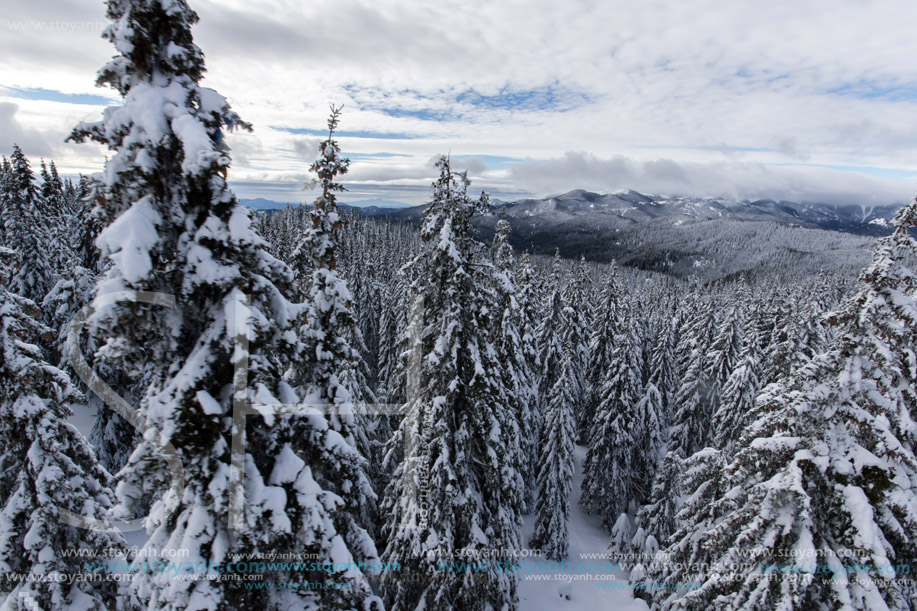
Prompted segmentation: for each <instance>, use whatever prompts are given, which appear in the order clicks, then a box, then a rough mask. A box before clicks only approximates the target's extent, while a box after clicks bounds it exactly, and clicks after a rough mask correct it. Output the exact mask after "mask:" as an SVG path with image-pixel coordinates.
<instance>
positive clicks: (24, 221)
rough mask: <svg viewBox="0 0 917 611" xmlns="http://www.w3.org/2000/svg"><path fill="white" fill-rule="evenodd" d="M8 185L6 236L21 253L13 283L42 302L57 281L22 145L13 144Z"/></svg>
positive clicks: (21, 292) (8, 242)
mask: <svg viewBox="0 0 917 611" xmlns="http://www.w3.org/2000/svg"><path fill="white" fill-rule="evenodd" d="M7 185H8V188H9V191H8V192H7V197H6V201H5V202H4V204H5V205H4V211H3V212H4V238H5V240H6V242H5V243H6V246H7V247H8V248H10V249H12V250H14V251H16V252H17V253H19V256H20V257H21V261H20V263H19V264H18V267H17V269H15V270H14V272H13V277H12V279H11V284H10V285H9V286H10V287H11V290H13V291H15V292H16V293H19V294H20V295H22V296H23V297H26V298H27V299H31V300H33V301H36V302H38V303H41V301H42V300H43V299H44V297H45V295H46V294H47V293H48V291H49V290H50V289H51V286H52V285H53V283H54V274H53V269H52V266H51V265H50V263H49V261H48V260H47V258H46V257H45V256H43V253H44V252H46V250H47V245H48V243H49V236H48V235H47V231H46V227H47V225H46V219H45V218H43V217H42V214H43V207H42V206H41V193H40V191H39V189H38V186H37V185H36V181H35V175H34V173H33V172H32V168H31V167H30V165H29V160H28V159H27V158H26V156H25V155H24V154H23V152H22V149H20V148H19V146H18V145H13V154H12V155H11V156H10V163H9V169H8V170H7Z"/></svg>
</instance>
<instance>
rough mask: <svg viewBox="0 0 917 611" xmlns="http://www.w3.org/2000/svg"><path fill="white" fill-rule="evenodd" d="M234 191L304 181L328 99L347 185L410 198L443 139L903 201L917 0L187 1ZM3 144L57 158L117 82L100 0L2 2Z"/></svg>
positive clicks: (624, 168)
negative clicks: (225, 111)
mask: <svg viewBox="0 0 917 611" xmlns="http://www.w3.org/2000/svg"><path fill="white" fill-rule="evenodd" d="M190 3H191V6H192V8H194V9H195V10H196V11H197V12H198V14H199V16H200V23H199V24H198V25H197V26H196V27H195V29H194V35H195V40H196V42H197V43H198V45H199V46H200V47H201V48H202V49H203V51H204V53H205V55H206V60H207V67H208V73H207V76H206V78H205V84H206V85H207V86H209V87H212V88H214V89H216V90H217V91H219V92H220V93H222V94H223V95H225V96H226V97H228V98H229V100H230V102H231V103H232V105H233V107H234V108H235V110H236V111H238V112H239V113H240V114H241V115H242V117H243V118H244V119H246V120H247V121H249V122H251V123H253V124H254V128H255V129H254V132H253V133H251V134H233V135H231V136H230V137H229V139H230V143H231V145H232V147H233V160H234V163H233V169H232V174H231V176H230V178H231V179H232V184H233V186H234V188H235V190H236V192H237V193H238V194H239V195H240V196H241V197H265V198H268V199H273V200H277V201H292V202H296V201H302V200H304V199H306V198H308V197H309V195H308V194H306V193H303V192H302V184H303V182H304V181H305V180H306V178H307V175H306V168H307V167H308V164H309V162H310V161H311V160H312V159H313V158H314V156H315V151H316V146H317V143H318V142H319V140H320V138H321V134H322V132H323V128H324V125H325V120H326V117H327V111H328V105H329V104H330V103H334V104H343V105H344V116H343V120H342V123H341V128H340V129H341V131H340V142H341V145H342V148H343V149H344V152H345V153H346V154H347V156H349V157H350V159H351V160H352V162H353V163H352V166H351V173H350V174H348V176H347V178H348V180H347V181H346V184H347V186H348V187H349V189H350V192H349V193H348V194H346V197H344V198H343V199H344V200H345V201H355V200H363V199H369V198H384V199H389V200H398V201H402V202H406V203H420V202H421V201H423V200H424V199H425V197H426V196H427V194H428V192H429V184H430V181H431V180H432V178H433V176H434V170H433V167H432V160H433V159H434V158H435V157H436V156H437V155H440V154H443V153H448V154H450V155H451V156H452V159H453V160H454V165H456V166H458V167H460V168H466V169H467V170H468V171H469V175H470V177H471V178H472V181H473V185H472V188H473V189H477V188H484V189H487V190H489V191H491V192H492V193H493V194H494V196H495V197H498V198H501V199H515V198H518V197H522V196H528V195H535V196H545V195H548V194H551V193H559V192H563V191H566V190H569V189H572V188H586V189H591V190H597V191H611V190H617V189H625V188H633V189H637V190H640V191H644V192H654V193H665V194H686V195H704V196H727V197H739V198H746V197H747V198H775V199H779V198H783V199H793V200H808V201H823V202H832V203H853V202H858V203H867V204H869V203H893V202H902V201H905V200H907V199H908V198H910V197H911V196H912V195H913V194H914V192H917V61H915V58H917V35H915V33H914V28H913V25H914V24H915V23H917V2H915V1H914V0H770V1H768V2H762V1H761V0H729V1H728V2H727V1H724V0H596V1H586V0H566V1H565V2H557V1H555V0H521V1H520V0H486V1H484V0H462V1H461V2H453V1H452V0H439V1H437V2H429V1H413V0H392V1H390V0H335V1H334V2H327V1H325V2H318V1H313V0H245V1H243V0H220V1H219V2H215V1H210V0H190ZM3 4H4V9H5V10H4V11H3V16H2V17H0V154H8V152H9V150H10V148H11V146H12V143H13V142H18V143H19V144H20V145H21V146H22V147H23V149H24V150H25V152H26V154H28V155H29V156H30V157H45V158H53V159H55V160H56V161H57V163H58V165H59V166H60V167H61V168H62V170H63V171H64V172H67V173H77V172H96V171H99V170H100V169H101V167H102V164H103V163H104V156H105V151H104V150H103V149H102V148H99V147H95V146H94V145H88V144H84V145H73V144H65V143H64V138H65V137H66V135H67V134H68V133H69V131H70V129H71V128H72V126H73V125H74V124H76V123H77V122H79V121H81V120H91V119H95V118H97V117H99V115H100V113H101V109H102V108H103V107H104V106H105V105H107V104H111V103H117V96H116V95H115V94H114V93H113V92H111V91H109V90H105V89H97V88H95V87H94V82H95V72H96V70H98V68H99V67H100V66H101V65H102V64H103V63H104V62H105V61H106V60H107V59H108V58H109V57H110V56H111V55H112V54H113V47H111V46H110V44H108V43H107V42H106V41H104V40H102V39H101V38H100V34H101V31H102V29H103V28H104V27H105V25H106V21H105V16H104V5H103V3H102V2H101V1H100V0H41V1H35V0H4V3H3Z"/></svg>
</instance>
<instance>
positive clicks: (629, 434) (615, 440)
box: [580, 310, 644, 528]
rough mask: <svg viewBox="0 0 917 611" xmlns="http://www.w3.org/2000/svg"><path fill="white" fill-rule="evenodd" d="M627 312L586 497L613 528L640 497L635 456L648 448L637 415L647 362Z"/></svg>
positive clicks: (587, 467)
mask: <svg viewBox="0 0 917 611" xmlns="http://www.w3.org/2000/svg"><path fill="white" fill-rule="evenodd" d="M621 315H622V317H623V320H622V322H621V325H620V332H619V334H618V337H617V338H616V339H615V348H614V358H613V361H612V368H611V369H610V370H609V371H608V373H607V374H606V378H605V380H604V382H603V384H602V390H601V402H600V403H599V405H598V407H597V408H596V413H595V422H594V424H593V426H592V428H591V430H590V434H589V444H588V447H587V452H586V462H585V463H584V465H583V491H582V497H581V500H580V502H581V504H582V505H583V508H584V509H586V510H587V511H590V512H593V513H598V514H599V515H601V516H602V521H603V523H604V524H605V526H606V527H607V528H612V526H614V524H615V522H617V520H618V517H619V515H620V514H622V513H624V512H626V511H628V510H629V505H630V503H631V502H632V501H636V500H637V499H636V494H635V492H636V491H635V483H637V478H638V477H639V476H638V475H637V473H636V472H635V470H634V466H635V457H636V454H637V453H638V452H643V451H644V448H643V447H640V446H638V445H637V444H638V436H639V435H642V434H643V433H644V431H641V430H638V428H637V426H638V421H639V420H640V418H639V417H638V415H637V413H636V407H637V405H638V403H639V401H640V397H641V396H642V392H641V391H642V389H641V387H640V368H641V363H640V362H639V359H638V350H637V348H636V345H635V344H636V342H635V341H634V331H633V328H632V323H631V321H630V320H629V319H628V316H627V313H626V311H625V310H622V312H621Z"/></svg>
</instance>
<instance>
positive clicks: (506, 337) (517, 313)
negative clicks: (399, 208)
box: [491, 219, 538, 511]
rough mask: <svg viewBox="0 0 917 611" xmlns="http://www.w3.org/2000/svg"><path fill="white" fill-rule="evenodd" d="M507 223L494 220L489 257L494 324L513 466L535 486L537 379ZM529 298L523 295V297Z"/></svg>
mask: <svg viewBox="0 0 917 611" xmlns="http://www.w3.org/2000/svg"><path fill="white" fill-rule="evenodd" d="M509 232H510V225H509V223H508V222H507V221H506V220H505V219H501V220H500V221H498V222H497V226H496V231H495V233H494V240H493V244H492V246H491V257H492V259H493V264H494V287H495V294H496V302H495V304H494V311H495V316H494V324H496V325H498V328H497V329H496V330H495V332H496V336H497V345H496V349H497V351H498V353H499V354H500V357H501V362H502V365H503V372H504V374H503V375H504V386H505V388H506V392H507V398H508V399H509V401H510V402H511V403H512V405H513V409H514V411H515V414H516V415H515V420H516V422H517V423H518V426H519V435H520V446H521V447H520V454H519V456H518V458H519V464H518V465H517V466H516V468H517V469H518V470H519V474H520V476H521V477H522V482H523V485H524V486H525V487H526V488H528V487H529V486H534V485H535V479H536V473H535V464H536V463H535V462H533V461H532V460H531V459H530V457H531V456H533V455H534V453H535V450H536V447H537V439H536V438H535V435H537V434H538V426H537V425H538V404H537V400H538V399H537V382H536V380H535V374H534V372H533V371H532V369H531V368H530V363H531V359H532V356H533V355H532V351H533V349H534V347H533V346H532V345H531V341H532V338H531V335H530V328H531V326H530V321H529V319H528V313H527V312H526V311H525V310H524V309H523V305H522V303H521V302H520V300H519V299H518V297H519V294H520V290H519V288H517V286H516V274H515V267H516V259H515V255H514V254H513V248H512V246H510V244H509ZM527 298H528V297H527V296H526V297H525V299H527ZM532 498H533V494H532V493H531V492H530V491H529V490H526V491H525V494H524V499H527V500H526V501H525V503H524V507H523V511H527V510H529V509H530V500H531V499H532Z"/></svg>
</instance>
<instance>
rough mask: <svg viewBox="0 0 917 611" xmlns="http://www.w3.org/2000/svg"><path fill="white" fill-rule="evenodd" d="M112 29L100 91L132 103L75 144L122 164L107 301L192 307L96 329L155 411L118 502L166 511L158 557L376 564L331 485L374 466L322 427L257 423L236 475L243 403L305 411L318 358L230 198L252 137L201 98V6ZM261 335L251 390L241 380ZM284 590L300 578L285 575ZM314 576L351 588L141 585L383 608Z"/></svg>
mask: <svg viewBox="0 0 917 611" xmlns="http://www.w3.org/2000/svg"><path fill="white" fill-rule="evenodd" d="M108 17H109V18H110V19H111V20H112V24H111V25H110V26H109V27H108V28H107V29H106V31H105V33H104V36H105V37H106V38H107V39H109V40H110V41H111V42H112V43H113V44H114V45H115V47H116V49H117V50H118V53H119V54H118V55H117V56H116V57H115V58H114V59H113V60H112V61H111V62H109V63H108V64H107V65H106V66H105V67H103V68H102V70H101V71H100V73H99V83H100V84H103V85H110V86H111V87H113V88H114V89H115V90H116V91H118V92H119V93H120V94H121V95H122V96H123V103H122V104H121V105H118V106H110V107H108V108H107V109H106V110H105V114H104V118H103V120H102V121H101V122H98V123H91V124H82V125H80V126H78V127H77V129H76V130H75V131H74V135H73V138H74V139H76V140H84V139H87V138H90V139H93V140H96V141H98V142H100V143H103V144H106V145H107V146H108V147H109V148H110V149H111V151H112V156H111V157H110V158H109V160H108V162H107V164H106V169H105V176H104V189H103V192H102V193H101V194H100V195H101V197H100V198H99V205H98V209H97V214H98V216H99V218H100V219H101V220H102V222H103V223H104V224H105V225H106V226H105V228H104V230H103V231H102V232H101V234H100V235H99V237H98V239H97V244H98V245H99V246H100V247H101V249H102V252H103V255H104V256H105V257H106V259H107V260H108V262H109V265H110V267H109V269H108V270H107V272H106V273H105V275H104V276H103V278H102V279H101V281H100V284H99V287H98V294H99V297H100V298H101V297H104V295H106V294H107V293H110V292H115V291H149V292H156V293H163V294H166V295H171V296H174V298H175V302H176V303H175V307H174V308H167V307H163V306H161V305H154V304H147V303H123V302H117V303H114V304H109V305H102V304H99V307H98V309H97V311H96V312H95V314H94V315H93V316H92V318H91V319H90V324H91V327H92V331H93V332H94V333H95V334H96V335H101V336H102V337H104V338H105V343H104V345H102V346H100V348H99V349H98V350H97V351H96V358H97V359H100V360H102V361H103V362H106V363H109V364H111V365H112V366H114V367H118V368H120V369H121V370H122V371H124V372H125V374H126V375H128V376H130V377H131V379H132V380H138V381H142V383H143V386H144V388H145V391H144V393H143V396H142V398H141V402H140V413H141V415H142V416H143V417H144V418H145V420H146V421H147V422H148V423H149V426H148V428H146V430H145V432H144V436H143V440H142V442H141V443H140V445H139V446H138V447H137V449H136V450H135V451H134V452H133V454H132V455H131V458H130V460H129V462H128V464H127V466H126V467H125V469H124V471H123V472H122V476H123V478H122V481H121V482H120V483H119V485H118V488H117V493H118V496H119V500H120V501H121V503H122V506H123V507H124V510H125V511H127V512H130V513H131V514H132V515H133V514H134V511H136V510H137V508H138V507H141V508H142V507H143V505H144V504H145V503H148V502H149V499H150V498H153V499H155V502H154V503H153V506H152V509H151V513H150V515H149V517H148V518H147V520H146V524H147V529H148V531H149V533H150V539H149V541H148V542H147V543H146V549H147V550H148V551H149V552H150V553H151V554H155V555H156V556H157V557H169V556H170V554H171V553H174V552H173V550H181V553H182V554H183V555H182V556H181V557H182V558H185V559H187V560H190V561H191V562H203V563H208V562H209V563H213V564H222V563H225V562H227V561H228V560H229V559H230V558H231V556H232V554H235V553H257V552H264V551H268V550H269V551H271V552H274V553H290V554H303V553H306V554H310V555H311V556H310V557H313V558H317V559H319V560H321V561H330V562H337V563H341V562H349V561H352V560H353V559H354V558H355V557H356V558H359V557H364V556H365V555H366V552H367V550H366V549H353V548H351V547H349V542H350V541H351V540H352V538H351V537H349V534H350V533H352V532H355V531H356V529H357V528H358V527H357V526H355V525H354V524H353V518H352V516H350V514H349V513H348V512H347V511H345V507H346V506H347V504H348V503H347V500H346V495H348V494H350V493H351V492H352V491H351V490H348V489H347V487H346V485H345V483H344V482H336V484H337V485H335V486H334V487H333V489H329V488H328V487H326V486H328V481H327V479H323V480H322V481H321V483H320V482H319V478H320V477H321V474H329V473H334V472H336V473H342V472H347V471H356V470H358V469H359V465H360V457H359V456H358V455H357V453H356V452H355V451H354V450H353V447H352V446H351V445H350V444H349V443H348V442H347V441H346V440H345V439H344V438H343V437H342V436H341V435H340V434H339V433H338V432H337V431H335V430H333V429H332V428H331V427H330V426H329V425H328V423H327V420H326V419H325V418H324V416H322V415H321V414H320V413H318V412H309V413H306V414H300V413H296V414H285V415H284V414H277V413H273V412H272V410H271V409H270V407H268V408H267V410H268V411H266V412H259V413H258V414H256V415H249V416H248V417H247V418H246V422H245V424H244V425H243V426H244V428H245V433H246V440H247V445H246V447H245V448H244V449H243V452H244V454H242V456H240V458H241V460H240V461H239V462H240V463H241V464H235V465H234V464H233V463H232V462H231V450H232V436H233V433H234V424H233V418H232V415H233V405H234V401H250V402H252V403H255V404H260V405H267V406H270V405H272V404H278V403H293V402H296V396H295V393H294V392H293V389H292V388H291V387H290V386H289V385H288V384H287V383H286V382H284V380H283V373H284V372H285V371H286V370H287V369H288V367H289V365H290V363H291V362H292V361H294V360H296V359H301V358H308V357H307V356H306V355H305V354H304V353H303V351H302V350H301V349H300V348H301V346H300V344H299V342H298V341H297V339H296V337H295V335H294V333H293V332H292V331H293V329H294V327H295V321H296V320H297V319H298V318H299V314H300V311H301V308H298V307H295V306H294V305H293V304H291V303H290V301H289V298H290V297H291V296H292V295H293V294H294V288H293V278H292V274H291V272H290V270H289V268H288V267H286V266H285V265H284V264H283V263H281V262H280V261H278V260H277V259H275V258H273V257H272V256H270V255H269V254H268V253H267V251H266V249H265V247H264V244H263V242H262V240H261V239H260V238H259V237H258V236H257V235H256V234H255V233H254V231H253V230H252V228H251V220H250V215H249V212H248V211H246V210H245V209H244V208H242V207H241V206H240V205H239V204H238V202H237V200H236V199H235V197H234V196H233V194H232V193H231V192H230V190H229V188H228V186H227V184H226V179H225V177H226V173H227V170H228V167H229V163H230V159H229V155H228V150H227V148H226V144H225V139H224V130H225V129H233V128H246V127H248V126H247V124H245V123H244V122H242V121H241V119H240V118H239V117H238V116H237V115H236V114H235V113H234V112H232V111H231V110H230V109H229V106H228V104H227V102H226V100H225V98H223V97H222V96H221V95H219V94H218V93H217V92H215V91H213V90H211V89H206V88H204V87H202V86H201V85H200V80H201V77H202V75H203V71H204V61H203V55H202V53H201V51H200V49H199V48H198V47H197V46H196V45H195V44H194V42H193V40H192V36H191V26H192V25H193V24H194V23H195V22H196V21H197V15H196V14H195V13H194V12H193V11H192V10H191V9H190V8H189V7H188V5H187V4H186V3H185V2H184V0H170V1H168V2H167V1H165V0H110V1H109V2H108ZM246 323H247V324H249V325H250V337H251V341H250V343H249V346H248V348H249V349H248V351H247V359H245V360H247V365H248V376H247V380H242V379H239V380H238V384H236V383H235V382H236V380H235V377H236V373H237V372H236V368H235V367H236V366H238V365H240V364H241V362H240V360H239V353H237V352H236V351H237V350H238V347H239V345H240V344H239V342H240V341H241V339H240V338H244V336H245V329H244V325H245V324H246ZM235 432H236V434H238V433H239V431H238V430H236V431H235ZM170 447H171V448H173V449H174V450H173V451H174V458H175V459H177V460H179V461H180V462H181V469H182V471H181V473H182V478H181V480H179V481H177V482H176V481H173V482H172V485H171V486H170V485H169V472H167V471H165V470H164V464H163V462H164V461H163V460H162V455H161V451H162V450H163V449H164V448H170ZM173 462H174V459H173ZM240 472H241V474H242V475H244V489H243V490H240V491H239V492H240V494H239V496H238V497H233V498H230V479H231V478H232V477H239V476H240ZM182 484H183V485H182ZM164 488H168V489H167V490H166V491H165V492H163V489H164ZM234 510H236V511H241V513H236V514H234V515H231V514H232V512H233V511H234ZM230 519H233V520H234V522H235V526H233V525H231V524H230ZM208 572H212V571H208ZM273 577H274V578H276V579H277V580H279V581H291V580H293V581H298V580H300V579H301V574H299V573H297V572H295V571H293V570H292V569H290V570H286V569H280V570H278V571H276V572H275V573H274V574H273ZM314 579H317V580H318V581H330V582H335V583H337V584H341V583H345V584H346V586H347V587H344V588H322V589H319V588H315V589H310V590H309V591H304V590H300V591H298V592H293V591H290V590H258V591H255V590H247V589H245V588H244V587H242V585H241V584H240V583H238V582H236V583H234V582H229V581H216V580H210V579H198V580H176V579H173V578H172V577H171V576H170V575H168V574H161V573H149V574H147V573H142V574H139V575H138V576H137V579H135V580H134V586H135V588H136V595H137V596H138V598H139V600H140V601H141V604H142V605H143V606H145V607H147V608H149V609H188V608H193V609H202V608H213V609H217V608H226V609H228V608H265V609H273V608H283V607H290V606H293V607H296V608H301V609H328V608H351V607H354V608H362V607H364V605H366V604H369V603H370V602H371V601H372V600H374V597H373V595H372V592H371V590H370V587H369V584H368V582H367V579H366V577H365V576H364V575H363V573H362V572H361V571H359V570H354V569H352V570H348V571H342V572H321V573H320V574H316V575H314Z"/></svg>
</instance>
